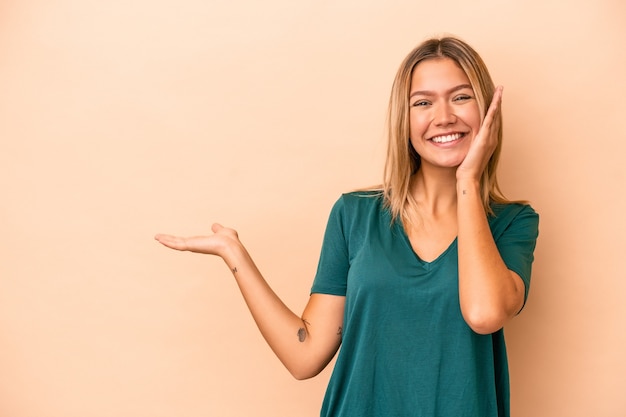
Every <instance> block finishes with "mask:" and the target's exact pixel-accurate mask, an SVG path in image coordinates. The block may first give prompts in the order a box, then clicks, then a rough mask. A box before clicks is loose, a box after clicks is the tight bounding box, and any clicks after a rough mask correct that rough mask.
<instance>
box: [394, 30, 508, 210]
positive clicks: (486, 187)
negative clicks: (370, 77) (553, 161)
mask: <svg viewBox="0 0 626 417" xmlns="http://www.w3.org/2000/svg"><path fill="white" fill-rule="evenodd" d="M435 58H450V59H452V60H453V61H454V62H456V63H457V65H459V67H460V68H461V69H462V70H463V71H464V72H465V74H466V75H467V78H468V79H469V81H470V84H471V86H472V89H473V90H474V94H475V96H476V101H477V103H478V109H479V111H480V115H481V122H482V120H483V118H484V117H485V114H486V112H487V109H488V107H489V104H490V103H491V99H492V97H493V94H494V92H495V86H494V84H493V81H492V80H491V76H490V75H489V71H488V70H487V66H486V65H485V63H484V62H483V60H482V59H481V57H480V56H479V55H478V53H477V52H476V51H475V50H474V49H472V47H470V46H469V45H468V44H466V43H465V42H463V41H462V40H460V39H457V38H454V37H449V36H448V37H443V38H433V39H429V40H426V41H424V42H423V43H421V44H420V45H418V46H417V47H416V48H415V49H413V50H412V51H411V52H410V53H409V55H408V56H407V57H406V58H405V59H404V61H402V64H401V65H400V68H399V69H398V72H397V73H396V77H395V79H394V82H393V86H392V88H391V96H390V98H389V109H388V113H387V139H388V148H387V159H386V162H385V170H384V177H383V185H382V193H383V196H384V199H385V204H386V206H387V207H388V208H389V209H390V211H391V214H392V217H393V219H397V218H398V217H400V218H401V219H402V221H405V222H406V221H408V222H410V220H411V218H412V215H413V214H414V213H416V212H417V203H416V201H415V199H414V198H413V197H412V195H411V193H410V192H409V190H410V185H411V177H412V176H413V174H415V173H416V172H417V171H418V170H419V167H420V161H421V160H420V156H419V155H418V154H417V152H415V150H414V149H413V146H412V145H411V142H410V139H409V94H410V88H411V78H412V75H413V70H414V69H415V67H416V66H417V65H418V64H419V63H420V62H422V61H424V60H427V59H435ZM492 129H494V130H495V134H496V135H497V138H498V145H497V146H496V149H495V151H494V152H493V154H492V155H491V158H490V159H489V162H488V163H487V167H486V168H485V170H484V172H483V174H482V177H481V181H480V188H481V194H482V198H483V205H484V207H485V211H486V212H487V213H488V214H493V211H492V209H491V206H490V203H492V202H494V203H502V204H506V203H509V202H510V201H508V200H507V199H506V198H505V197H504V195H503V194H502V192H501V191H500V187H499V186H498V180H497V178H496V168H497V166H498V160H499V158H500V151H501V148H502V116H501V114H498V115H497V117H496V118H495V119H494V122H493V127H492Z"/></svg>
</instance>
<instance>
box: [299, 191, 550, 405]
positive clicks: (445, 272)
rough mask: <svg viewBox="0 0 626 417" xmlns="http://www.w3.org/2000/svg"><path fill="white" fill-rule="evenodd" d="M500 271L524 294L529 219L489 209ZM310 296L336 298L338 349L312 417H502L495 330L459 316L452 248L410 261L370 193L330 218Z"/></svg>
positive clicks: (502, 375) (399, 231)
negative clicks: (520, 284)
mask: <svg viewBox="0 0 626 417" xmlns="http://www.w3.org/2000/svg"><path fill="white" fill-rule="evenodd" d="M492 208H493V210H494V213H495V215H494V216H489V217H488V221H489V226H490V228H491V232H492V235H493V237H494V240H495V243H496V245H497V247H498V250H499V252H500V255H501V257H502V259H503V261H504V262H505V264H506V265H507V267H508V268H509V269H510V270H512V271H514V272H516V273H517V274H518V275H519V276H520V277H521V278H522V280H523V281H524V284H525V288H526V290H525V297H524V301H525V300H526V297H527V295H528V288H529V284H530V273H531V264H532V261H533V251H534V248H535V242H536V238H537V234H538V220H539V217H538V215H537V214H536V213H535V211H534V210H533V209H532V208H531V207H530V206H528V205H522V204H506V205H493V206H492ZM311 292H312V293H322V294H332V295H338V296H345V297H346V300H345V302H346V303H345V312H344V324H343V333H342V345H341V349H340V351H339V354H338V357H337V361H336V364H335V368H334V370H333V373H332V376H331V379H330V382H329V385H328V388H327V391H326V395H325V398H324V402H323V405H322V411H321V416H322V417H348V416H349V417H355V416H358V417H508V416H509V373H508V365H507V356H506V347H505V343H504V333H503V330H502V329H501V330H499V331H497V332H495V333H493V334H489V335H480V334H477V333H475V332H474V331H473V330H472V329H471V328H470V327H469V326H468V325H467V324H466V322H465V321H464V319H463V317H462V315H461V309H460V304H459V290H458V251H457V241H456V239H455V240H454V241H453V242H452V243H451V244H450V246H449V247H448V248H447V249H446V250H445V251H444V252H443V253H441V254H440V255H439V256H438V257H437V258H436V259H434V260H433V261H432V262H425V261H423V260H421V259H420V258H419V256H417V255H416V253H415V252H414V251H413V249H412V247H411V243H410V241H409V239H408V236H407V234H406V232H405V230H404V228H403V225H402V222H401V221H399V220H396V221H392V217H391V213H390V211H389V210H388V209H387V208H386V207H385V205H384V202H383V198H382V196H381V193H380V192H354V193H349V194H344V195H342V196H341V198H340V199H339V200H338V201H337V202H336V203H335V205H334V206H333V209H332V211H331V214H330V217H329V220H328V225H327V228H326V232H325V235H324V241H323V246H322V252H321V256H320V260H319V264H318V270H317V274H316V276H315V280H314V282H313V287H312V290H311Z"/></svg>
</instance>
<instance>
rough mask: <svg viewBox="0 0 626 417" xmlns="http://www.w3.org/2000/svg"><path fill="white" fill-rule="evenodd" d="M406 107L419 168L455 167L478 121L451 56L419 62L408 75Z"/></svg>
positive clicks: (462, 74)
mask: <svg viewBox="0 0 626 417" xmlns="http://www.w3.org/2000/svg"><path fill="white" fill-rule="evenodd" d="M409 109H410V110H409V125H410V138H411V144H412V145H413V148H414V149H415V151H417V153H418V154H419V155H420V158H421V167H422V168H421V169H427V168H428V167H439V168H456V167H458V166H459V165H460V164H461V162H463V160H464V159H465V156H466V155H467V152H468V150H469V147H470V144H471V143H472V140H473V139H474V137H475V136H476V134H477V133H478V129H479V128H480V123H481V120H480V119H481V117H480V111H479V109H478V103H477V101H476V98H475V94H474V91H473V89H472V87H471V85H470V81H469V79H468V78H467V76H466V75H465V72H463V70H462V69H461V68H460V67H459V66H458V65H457V64H456V63H455V62H454V61H453V60H452V59H450V58H435V59H427V60H425V61H422V62H420V63H419V64H418V65H417V66H416V67H415V69H414V70H413V75H412V77H411V89H410V97H409Z"/></svg>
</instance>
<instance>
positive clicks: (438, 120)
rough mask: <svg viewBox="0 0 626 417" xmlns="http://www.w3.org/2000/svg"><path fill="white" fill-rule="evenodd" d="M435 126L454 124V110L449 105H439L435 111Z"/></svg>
mask: <svg viewBox="0 0 626 417" xmlns="http://www.w3.org/2000/svg"><path fill="white" fill-rule="evenodd" d="M434 122H435V124H436V125H437V126H446V125H449V124H452V123H454V122H456V115H455V114H454V109H452V108H451V107H450V105H449V104H440V105H438V106H437V107H436V109H435V120H434Z"/></svg>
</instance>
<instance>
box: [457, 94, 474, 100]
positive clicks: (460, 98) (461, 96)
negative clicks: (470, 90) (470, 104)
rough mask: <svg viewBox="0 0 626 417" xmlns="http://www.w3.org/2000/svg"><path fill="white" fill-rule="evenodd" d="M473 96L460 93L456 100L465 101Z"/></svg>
mask: <svg viewBox="0 0 626 417" xmlns="http://www.w3.org/2000/svg"><path fill="white" fill-rule="evenodd" d="M471 98H472V97H471V96H468V95H465V94H463V95H460V96H456V97H455V98H454V101H465V100H469V99H471Z"/></svg>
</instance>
